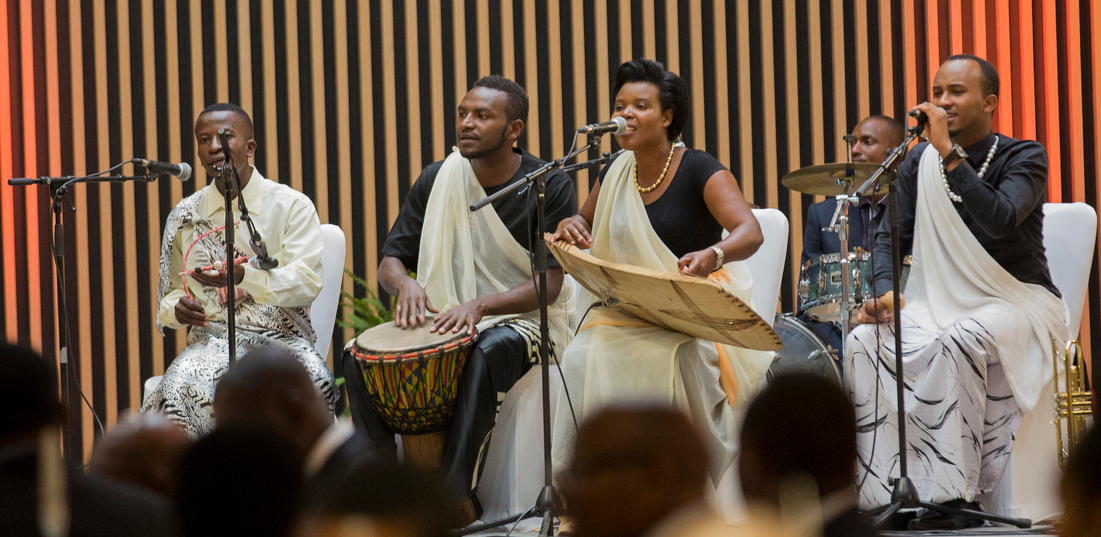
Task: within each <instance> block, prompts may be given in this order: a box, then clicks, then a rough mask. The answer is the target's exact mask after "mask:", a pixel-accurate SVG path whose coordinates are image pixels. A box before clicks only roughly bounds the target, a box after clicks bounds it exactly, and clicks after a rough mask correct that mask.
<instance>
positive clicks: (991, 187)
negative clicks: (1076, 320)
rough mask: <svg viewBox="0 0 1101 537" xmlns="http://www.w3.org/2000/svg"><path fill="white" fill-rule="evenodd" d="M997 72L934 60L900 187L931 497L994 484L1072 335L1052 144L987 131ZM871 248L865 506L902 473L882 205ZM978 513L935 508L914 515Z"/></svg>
mask: <svg viewBox="0 0 1101 537" xmlns="http://www.w3.org/2000/svg"><path fill="white" fill-rule="evenodd" d="M998 84H999V82H998V73H997V71H996V70H995V69H994V66H993V65H991V64H990V63H989V62H987V61H986V60H983V59H980V58H977V57H975V56H970V55H959V56H952V57H950V58H948V60H947V61H946V62H944V64H943V65H941V66H940V69H939V70H938V71H937V74H936V77H935V78H934V80H933V88H932V99H931V101H932V102H927V103H923V104H920V105H918V106H917V107H916V109H917V110H920V111H922V112H923V113H924V114H925V115H926V116H927V117H928V124H927V125H926V127H925V137H926V138H927V140H928V142H926V143H920V144H918V145H916V146H915V147H914V148H913V149H912V150H911V151H910V154H909V155H908V156H907V157H906V159H905V160H904V161H903V163H902V164H901V166H900V168H899V182H898V191H897V192H898V203H899V207H900V211H899V224H900V230H901V231H900V240H901V245H900V246H901V248H900V250H901V252H900V254H901V255H905V254H909V253H911V251H912V252H913V259H914V263H913V267H912V268H911V271H910V277H909V280H908V282H907V288H906V299H907V300H905V301H903V302H901V304H903V305H904V309H902V310H901V311H902V314H901V315H902V317H901V319H900V320H901V337H902V348H903V349H904V356H903V371H904V375H905V377H904V380H905V383H904V389H905V404H906V418H907V420H906V421H907V423H906V432H907V444H908V445H907V446H906V449H905V454H904V456H906V457H907V461H908V462H909V465H908V467H907V473H908V475H909V476H910V478H911V479H912V481H913V484H914V485H915V486H916V488H917V491H918V494H919V496H920V498H921V499H922V500H925V501H930V502H937V503H946V504H949V505H953V506H958V507H969V508H974V509H977V508H978V504H977V503H975V497H976V496H977V495H978V494H980V493H983V492H986V491H989V490H991V489H992V488H993V487H994V485H996V484H997V483H998V480H999V478H1000V477H1001V474H1002V471H1003V470H1004V468H1005V464H1006V462H1007V461H1008V459H1009V451H1010V448H1011V447H1012V445H1013V436H1014V433H1015V432H1016V430H1017V426H1018V425H1019V423H1020V420H1021V416H1022V415H1023V413H1024V412H1026V411H1028V410H1030V409H1032V408H1033V407H1034V406H1035V405H1036V404H1037V403H1039V402H1040V401H1038V399H1039V394H1040V389H1041V387H1042V386H1043V385H1044V384H1045V382H1046V381H1047V380H1048V379H1050V378H1051V367H1050V364H1049V363H1048V362H1047V360H1046V359H1045V357H1046V356H1048V353H1049V352H1050V349H1051V341H1052V339H1053V338H1054V339H1058V340H1059V341H1065V340H1066V339H1067V337H1068V335H1069V331H1068V328H1067V326H1066V319H1065V306H1064V305H1063V302H1062V300H1061V299H1060V296H1059V291H1058V290H1057V289H1056V288H1055V285H1054V284H1053V283H1052V280H1051V275H1050V272H1049V270H1048V264H1047V258H1046V256H1045V254H1044V247H1043V242H1042V231H1043V212H1042V210H1041V209H1042V205H1043V202H1044V196H1045V191H1046V185H1047V153H1046V151H1045V150H1044V148H1043V146H1041V145H1040V144H1039V143H1037V142H1033V141H1025V140H1015V139H1013V138H1010V137H1008V136H1005V135H1004V134H998V133H995V132H994V131H993V130H992V128H991V122H992V118H993V114H994V110H995V108H996V107H997V105H998ZM873 255H875V258H876V270H875V290H876V294H877V295H879V297H880V298H879V299H877V300H876V301H867V302H865V304H864V307H863V308H862V309H861V310H860V311H859V312H858V314H857V319H858V320H859V321H860V322H863V323H869V324H867V325H865V326H861V327H858V328H857V329H855V330H854V331H853V332H852V334H851V335H850V336H849V339H848V341H847V343H848V345H847V348H846V359H847V360H846V361H847V363H848V364H849V367H848V368H847V371H846V376H847V380H848V382H849V387H850V389H851V391H852V396H853V401H854V403H855V405H856V414H857V420H858V422H857V430H858V431H859V433H858V435H857V448H858V453H859V462H860V463H859V465H858V466H859V467H858V474H859V475H858V479H857V482H858V483H863V486H862V487H861V488H860V503H861V505H862V506H863V507H866V508H867V507H874V506H878V505H884V504H888V503H890V501H891V491H892V488H893V487H892V486H891V484H890V483H889V482H888V480H889V478H891V477H892V476H897V475H898V474H899V471H898V468H897V465H898V461H899V458H898V457H899V446H898V445H897V443H898V433H897V430H898V429H897V427H898V423H897V413H896V412H897V407H896V405H895V390H896V384H895V376H894V369H895V368H894V364H895V355H894V348H895V347H894V331H893V330H894V326H893V319H892V312H893V310H892V309H891V304H892V303H893V302H892V301H893V300H894V296H893V294H892V293H891V291H890V289H891V262H890V260H891V236H890V225H889V221H888V219H884V221H883V223H882V225H880V227H879V230H878V232H877V233H876V243H875V250H874V253H873ZM898 300H899V301H902V297H898ZM877 306H878V307H877ZM870 323H877V324H874V325H873V324H870ZM873 444H874V445H873ZM980 523H981V521H980V520H978V519H975V518H973V517H967V516H963V515H951V516H945V515H940V514H939V513H933V512H928V513H924V514H923V515H922V516H921V518H919V519H917V520H913V521H910V523H909V526H910V528H913V529H952V528H963V527H971V526H976V525H978V524H980Z"/></svg>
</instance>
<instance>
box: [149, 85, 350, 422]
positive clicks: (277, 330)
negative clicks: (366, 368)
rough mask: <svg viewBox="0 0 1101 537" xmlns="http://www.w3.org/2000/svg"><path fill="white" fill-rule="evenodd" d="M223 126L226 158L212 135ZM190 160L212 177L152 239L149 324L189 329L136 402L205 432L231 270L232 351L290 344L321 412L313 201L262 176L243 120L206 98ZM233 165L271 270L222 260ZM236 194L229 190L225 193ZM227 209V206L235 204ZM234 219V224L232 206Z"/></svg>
mask: <svg viewBox="0 0 1101 537" xmlns="http://www.w3.org/2000/svg"><path fill="white" fill-rule="evenodd" d="M221 129H225V134H226V143H227V145H228V146H229V153H230V155H231V160H232V168H229V167H228V166H227V167H226V169H225V170H224V173H223V164H225V161H226V158H225V155H224V152H223V149H222V144H221V142H220V141H219V137H218V131H219V130H221ZM195 139H196V141H197V143H198V153H199V160H200V162H201V163H202V166H203V168H205V169H206V170H207V173H208V174H210V176H211V177H214V178H215V179H214V181H213V182H212V183H211V184H209V185H207V186H206V187H204V188H202V189H201V190H199V191H198V192H195V193H194V194H192V195H190V196H188V197H186V198H184V199H183V200H182V201H180V203H179V204H178V205H176V207H175V208H174V209H173V210H172V212H171V213H170V214H169V215H168V221H167V224H166V226H165V231H164V239H163V241H162V243H161V262H160V285H159V288H158V293H157V296H158V311H157V327H158V328H159V329H160V330H161V331H162V333H163V330H164V329H165V328H181V327H183V326H190V328H189V330H188V335H187V343H188V346H187V348H186V349H184V351H183V352H182V353H181V354H180V355H179V356H178V357H176V359H175V360H174V361H173V362H172V364H171V365H170V366H169V367H168V369H167V370H166V371H165V374H164V379H163V380H162V381H161V383H160V385H159V386H158V387H157V389H156V390H154V391H153V392H152V393H151V394H150V395H149V398H148V399H146V400H145V402H144V404H143V405H142V411H146V410H153V409H156V410H161V411H164V412H165V413H166V414H167V415H168V416H169V418H170V419H173V420H175V421H178V422H180V423H181V424H182V425H183V426H184V428H185V429H186V430H187V432H188V434H190V435H191V436H193V437H197V436H201V435H203V434H205V433H207V432H209V431H210V430H211V429H213V425H214V420H213V416H212V415H211V407H212V402H213V399H214V383H215V382H216V380H217V379H219V378H221V376H222V374H223V373H225V369H226V367H227V365H228V362H229V356H228V353H229V350H228V348H229V346H228V340H227V326H226V324H225V323H226V319H227V312H226V292H225V290H226V273H227V272H228V270H229V267H230V266H232V268H233V274H234V280H235V289H236V291H237V292H236V293H235V295H236V303H235V310H236V316H235V319H236V331H235V336H236V340H237V341H236V352H237V355H238V357H240V356H243V355H244V354H245V353H246V352H247V351H248V350H249V349H251V348H253V347H257V346H259V345H263V344H269V343H272V342H278V343H282V344H284V345H286V346H288V347H290V348H291V349H292V351H293V352H294V353H295V355H296V356H297V357H298V359H299V360H301V361H302V363H303V364H304V365H305V366H306V368H307V369H308V370H309V372H310V376H311V378H312V379H313V381H314V384H315V385H316V386H317V388H318V390H319V391H320V392H321V393H322V395H324V396H325V398H326V399H327V400H328V402H329V405H330V408H332V406H333V404H334V403H335V401H336V391H335V389H334V387H333V377H332V373H331V372H330V371H329V369H328V367H327V366H326V364H325V359H324V357H322V356H321V355H319V354H318V353H317V351H316V350H314V342H315V341H316V339H317V337H316V335H315V334H314V331H313V327H312V326H311V325H310V304H311V303H312V302H313V300H314V298H315V297H316V296H317V293H318V292H319V291H320V290H321V229H320V221H319V220H318V217H317V211H316V209H315V208H314V205H313V202H312V201H310V199H309V198H308V197H306V195H304V194H302V193H300V192H297V191H295V190H293V189H291V188H290V187H288V186H286V185H281V184H279V183H276V182H274V181H272V180H270V179H266V178H265V177H263V176H262V175H260V172H259V171H257V170H256V168H254V167H253V166H252V165H250V164H249V158H251V157H252V156H253V155H254V154H255V152H256V140H255V139H254V138H253V125H252V119H251V118H249V116H248V113H246V112H245V111H244V110H243V109H241V108H240V107H238V106H236V105H233V104H226V103H219V104H214V105H211V106H209V107H207V108H206V109H204V110H203V111H202V112H201V113H199V117H198V118H197V119H196V120H195ZM233 170H236V172H237V175H238V177H239V182H240V195H241V196H242V197H243V199H244V201H245V204H246V206H247V208H248V210H249V217H250V218H251V219H252V222H253V224H255V226H256V229H257V231H258V232H259V233H260V236H261V237H262V238H263V239H264V241H265V243H266V245H267V248H268V253H269V255H270V256H271V257H273V258H275V259H276V260H277V261H278V266H277V267H276V268H273V269H270V270H262V269H259V268H256V267H254V266H252V265H250V264H249V263H240V264H236V263H234V264H231V263H227V262H226V260H225V255H226V254H225V252H226V245H225V230H224V226H223V224H224V222H225V202H224V194H223V192H224V188H225V186H226V184H229V185H230V189H231V190H232V188H233V187H232V181H231V180H230V179H229V178H230V173H231V172H232V171H233ZM234 197H235V196H234ZM235 205H236V203H235ZM233 213H234V219H235V221H236V222H238V223H239V222H240V212H239V208H238V207H233ZM235 231H236V233H235V237H234V250H235V253H234V256H233V257H234V258H235V259H239V258H242V257H246V256H247V253H251V251H252V250H251V248H250V246H249V237H248V233H247V230H246V228H245V227H244V226H240V225H237V226H236V229H235Z"/></svg>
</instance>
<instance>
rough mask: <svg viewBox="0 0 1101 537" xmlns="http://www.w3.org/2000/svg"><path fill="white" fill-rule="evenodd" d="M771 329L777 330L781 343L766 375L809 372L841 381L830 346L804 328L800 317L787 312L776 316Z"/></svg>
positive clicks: (770, 376)
mask: <svg viewBox="0 0 1101 537" xmlns="http://www.w3.org/2000/svg"><path fill="white" fill-rule="evenodd" d="M773 329H774V330H776V333H777V334H780V339H781V340H783V342H784V347H783V348H781V349H780V350H779V351H778V352H777V353H776V358H775V359H773V361H772V366H771V367H769V368H768V378H770V379H771V378H774V377H776V376H777V375H783V374H785V373H794V372H798V373H810V374H812V375H818V376H821V377H823V378H827V379H830V380H831V381H833V382H836V383H837V384H838V385H840V384H841V368H840V367H839V366H838V364H837V360H835V359H834V357H833V355H832V354H831V353H830V348H829V347H828V346H827V345H826V344H825V343H823V342H822V340H821V339H819V338H818V336H817V335H816V334H815V333H814V332H813V331H811V329H810V328H807V326H806V325H804V324H803V323H802V321H800V320H798V319H795V318H794V317H791V316H790V314H789V315H780V316H777V317H776V322H775V323H774V324H773Z"/></svg>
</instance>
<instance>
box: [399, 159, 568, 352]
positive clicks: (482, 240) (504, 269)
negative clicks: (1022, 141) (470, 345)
mask: <svg viewBox="0 0 1101 537" xmlns="http://www.w3.org/2000/svg"><path fill="white" fill-rule="evenodd" d="M485 196H486V193H485V189H483V188H482V186H481V184H480V183H478V178H477V177H476V176H475V175H474V169H473V168H472V167H471V166H470V161H469V160H467V159H466V158H464V157H463V156H462V155H460V154H459V151H458V150H457V149H456V150H454V151H453V152H452V153H451V155H450V156H448V157H447V159H445V160H444V162H443V166H442V167H441V168H440V171H439V174H438V175H437V176H436V182H435V184H434V185H433V186H432V192H431V194H429V196H428V205H427V207H426V210H425V215H424V224H423V228H422V231H421V243H420V253H419V261H418V265H417V283H419V284H420V285H421V286H422V287H424V290H425V293H426V294H427V295H428V299H429V300H430V301H431V302H432V305H433V306H435V307H436V308H437V309H439V310H440V311H441V312H444V311H447V310H448V309H450V308H453V307H455V306H458V305H460V304H464V303H466V302H469V301H471V300H474V299H475V298H479V297H484V296H490V295H495V294H499V293H503V292H505V291H508V290H509V289H512V288H514V287H516V286H518V285H521V284H523V283H525V282H527V281H529V280H531V279H532V266H533V265H532V261H531V258H530V254H529V252H528V251H527V249H525V248H524V247H523V246H521V245H520V243H518V242H516V239H515V238H514V237H513V236H512V234H511V233H510V232H509V230H508V228H507V227H506V226H505V224H504V222H503V221H501V218H500V217H499V216H498V215H497V212H496V211H494V210H493V207H485V208H483V209H482V210H480V211H475V212H470V205H471V204H472V203H474V202H476V201H478V200H480V199H482V198H484V197H485ZM572 298H573V296H572V288H571V287H570V286H567V285H563V286H562V292H561V293H559V295H558V299H557V300H556V301H555V302H554V303H553V304H550V305H548V310H547V314H548V324H549V326H550V336H551V343H552V344H554V347H555V348H557V349H558V351H557V352H559V353H560V352H561V349H562V348H564V346H565V345H566V343H568V342H569V332H568V331H567V329H566V306H567V305H568V304H570V303H571V302H572ZM517 317H521V318H526V319H530V320H532V321H534V322H536V323H538V322H539V310H538V308H537V309H535V310H533V311H530V312H526V313H519V314H509V315H492V316H486V317H484V318H482V320H481V321H480V322H479V323H478V330H479V331H482V330H485V329H487V328H489V327H491V326H493V325H495V324H497V323H500V322H502V321H505V320H508V319H512V318H517Z"/></svg>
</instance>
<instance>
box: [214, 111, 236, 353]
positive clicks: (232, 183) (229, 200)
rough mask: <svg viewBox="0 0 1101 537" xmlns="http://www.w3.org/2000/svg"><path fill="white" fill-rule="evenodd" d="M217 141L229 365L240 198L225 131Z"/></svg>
mask: <svg viewBox="0 0 1101 537" xmlns="http://www.w3.org/2000/svg"><path fill="white" fill-rule="evenodd" d="M218 141H219V143H220V144H221V145H222V154H223V155H225V157H226V159H225V160H224V161H222V167H221V169H220V170H219V171H218V179H217V180H218V182H219V183H220V184H221V185H222V197H223V199H224V200H225V210H226V218H225V224H226V261H225V263H226V343H227V345H228V346H229V365H230V366H232V365H233V362H235V361H237V289H236V286H237V282H236V281H235V275H236V272H237V265H236V263H234V259H235V258H236V257H237V256H236V255H234V254H235V253H236V250H235V249H234V248H233V241H234V240H235V237H234V230H233V196H234V194H236V195H237V197H238V198H240V197H241V192H240V190H241V189H240V184H241V183H240V180H239V179H240V178H238V177H237V167H236V164H235V163H234V162H233V155H231V154H230V150H229V141H228V140H227V137H226V130H225V129H218Z"/></svg>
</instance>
